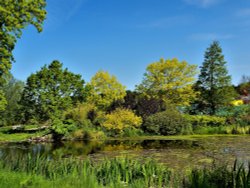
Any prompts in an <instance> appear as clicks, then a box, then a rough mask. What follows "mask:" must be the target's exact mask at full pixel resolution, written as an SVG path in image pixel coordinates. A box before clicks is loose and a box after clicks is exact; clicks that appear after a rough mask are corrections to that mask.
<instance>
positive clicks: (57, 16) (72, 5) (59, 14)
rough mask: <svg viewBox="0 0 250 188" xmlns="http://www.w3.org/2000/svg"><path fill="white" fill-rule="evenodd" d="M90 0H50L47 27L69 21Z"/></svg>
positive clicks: (48, 2)
mask: <svg viewBox="0 0 250 188" xmlns="http://www.w3.org/2000/svg"><path fill="white" fill-rule="evenodd" d="M87 1H88V0H63V1H59V0H48V1H47V12H48V15H47V19H46V25H45V27H52V26H53V27H56V26H59V25H61V24H62V23H64V22H67V21H69V20H70V19H71V18H72V17H74V15H75V14H76V13H77V12H78V11H79V10H80V9H81V8H82V6H83V4H84V3H86V2H87Z"/></svg>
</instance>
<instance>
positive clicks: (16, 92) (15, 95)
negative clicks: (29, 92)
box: [0, 74, 24, 125]
mask: <svg viewBox="0 0 250 188" xmlns="http://www.w3.org/2000/svg"><path fill="white" fill-rule="evenodd" d="M5 80H6V82H5V83H4V85H3V87H2V88H1V89H2V91H3V93H4V96H5V98H6V101H7V105H6V109H5V110H4V111H3V112H2V113H0V125H13V124H15V123H16V121H17V120H18V116H19V108H20V104H19V101H20V98H21V94H22V91H23V88H24V83H23V82H22V81H20V80H17V79H15V78H14V77H13V76H12V75H11V74H8V75H7V76H5Z"/></svg>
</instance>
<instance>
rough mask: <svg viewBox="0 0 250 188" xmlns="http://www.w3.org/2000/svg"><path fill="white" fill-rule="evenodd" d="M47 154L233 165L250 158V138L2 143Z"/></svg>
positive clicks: (14, 151)
mask: <svg viewBox="0 0 250 188" xmlns="http://www.w3.org/2000/svg"><path fill="white" fill-rule="evenodd" d="M41 154H42V155H44V156H46V157H48V158H53V159H56V158H58V157H71V156H73V157H77V158H81V159H85V158H87V157H88V158H90V159H91V160H95V161H100V160H103V159H105V158H114V157H131V158H136V159H142V160H145V159H146V158H153V159H155V160H157V161H159V162H161V163H164V164H166V165H167V166H168V167H170V168H173V169H187V168H189V167H201V166H204V165H211V164H212V163H213V162H219V163H224V162H225V163H229V164H233V161H234V160H235V159H237V160H239V161H241V162H248V161H250V137H248V136H225V137H224V136H206V137H204V136H201V137H191V138H190V137H187V138H185V137H180V138H179V139H178V137H177V139H169V138H167V137H164V139H160V140H159V139H156V140H152V139H147V140H108V141H81V142H80V141H78V142H76V141H74V142H69V141H68V142H62V143H56V144H53V143H37V144H34V143H8V144H1V145H0V156H12V157H18V156H22V155H31V156H35V155H41Z"/></svg>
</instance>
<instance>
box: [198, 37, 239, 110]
mask: <svg viewBox="0 0 250 188" xmlns="http://www.w3.org/2000/svg"><path fill="white" fill-rule="evenodd" d="M196 87H197V89H198V90H199V92H200V99H199V100H200V102H199V103H200V104H201V106H203V107H202V108H203V109H204V110H205V111H207V112H208V113H210V114H215V112H216V110H217V109H218V108H219V107H221V106H223V105H226V104H229V102H231V101H232V100H233V98H234V95H235V92H234V89H233V87H232V84H231V76H230V75H228V71H227V68H226V61H225V59H224V55H223V54H222V48H221V47H220V44H219V42H217V41H214V42H213V43H212V44H211V45H210V47H209V48H207V50H206V52H205V56H204V62H203V64H202V66H201V72H200V75H199V78H198V81H197V83H196Z"/></svg>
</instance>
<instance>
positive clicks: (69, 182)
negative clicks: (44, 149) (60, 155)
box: [0, 156, 250, 188]
mask: <svg viewBox="0 0 250 188" xmlns="http://www.w3.org/2000/svg"><path fill="white" fill-rule="evenodd" d="M249 186H250V173H249V171H248V170H247V168H246V167H244V166H243V165H240V166H237V165H236V163H235V165H234V166H233V165H232V166H231V167H229V166H227V165H222V166H213V167H212V168H209V169H208V168H207V169H194V170H190V171H189V172H186V174H184V175H183V174H182V175H181V174H178V172H173V171H170V170H169V169H168V168H167V167H166V166H163V165H161V164H158V163H156V162H155V161H153V160H147V161H139V160H130V159H127V158H116V159H112V160H105V161H103V162H101V163H93V162H91V161H89V160H86V161H83V160H79V159H60V160H56V161H53V160H48V159H46V158H43V157H35V158H32V157H31V156H28V157H22V158H14V157H13V158H11V157H10V158H8V159H1V161H0V187H5V188H19V187H29V188H33V187H34V188H37V187H41V188H46V187H61V188H71V187H72V188H73V187H78V188H97V187H98V188H99V187H110V188H112V187H114V188H119V187H131V188H145V187H159V188H160V187H187V188H189V187H190V188H191V187H197V188H199V187H202V188H204V187H205V188H206V187H232V188H234V187H235V188H236V187H237V188H238V187H249Z"/></svg>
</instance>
